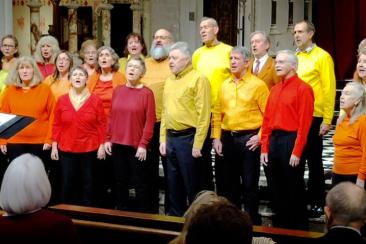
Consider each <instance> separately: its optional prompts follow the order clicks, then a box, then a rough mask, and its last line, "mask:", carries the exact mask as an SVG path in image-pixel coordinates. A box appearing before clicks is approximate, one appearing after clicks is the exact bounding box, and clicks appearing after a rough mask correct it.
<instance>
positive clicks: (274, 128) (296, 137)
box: [260, 50, 314, 229]
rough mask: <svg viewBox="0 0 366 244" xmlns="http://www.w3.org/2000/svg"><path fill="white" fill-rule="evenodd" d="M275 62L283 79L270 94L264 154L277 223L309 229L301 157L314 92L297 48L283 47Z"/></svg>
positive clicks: (263, 133) (266, 117) (265, 117)
mask: <svg viewBox="0 0 366 244" xmlns="http://www.w3.org/2000/svg"><path fill="white" fill-rule="evenodd" d="M275 63H276V64H275V67H276V72H277V76H278V77H280V78H281V81H280V82H279V83H278V84H277V85H275V86H274V87H272V89H271V92H270V95H269V97H268V101H267V106H266V110H265V113H264V119H263V125H262V139H261V142H262V146H261V152H262V153H261V156H260V158H261V163H262V164H263V165H264V167H268V169H267V170H268V176H269V177H268V185H269V188H270V192H271V193H272V200H273V210H274V212H275V214H276V215H275V216H274V218H273V222H274V226H278V227H285V228H291V229H307V228H308V219H307V208H306V202H305V182H304V169H303V168H304V163H303V161H300V159H301V155H302V152H303V148H304V146H305V144H306V140H307V136H308V132H309V128H310V124H311V121H312V114H313V110H314V94H313V90H312V89H311V86H310V85H308V84H306V83H305V82H304V81H302V80H301V79H300V78H299V77H298V76H297V74H296V68H297V57H296V55H295V54H294V53H293V52H291V51H288V50H283V51H279V52H278V53H277V56H276V61H275Z"/></svg>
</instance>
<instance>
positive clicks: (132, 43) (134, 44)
mask: <svg viewBox="0 0 366 244" xmlns="http://www.w3.org/2000/svg"><path fill="white" fill-rule="evenodd" d="M142 48H143V46H142V44H141V42H140V41H139V39H138V38H137V37H135V36H132V37H130V38H129V39H128V41H127V50H128V52H129V53H130V54H131V55H140V54H141V51H142Z"/></svg>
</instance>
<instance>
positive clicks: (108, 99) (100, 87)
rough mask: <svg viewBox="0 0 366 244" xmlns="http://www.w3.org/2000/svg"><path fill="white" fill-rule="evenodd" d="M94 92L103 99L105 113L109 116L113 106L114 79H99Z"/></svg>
mask: <svg viewBox="0 0 366 244" xmlns="http://www.w3.org/2000/svg"><path fill="white" fill-rule="evenodd" d="M93 94H95V95H97V96H98V97H99V98H100V100H102V104H103V108H104V114H105V115H106V116H109V113H110V111H111V106H112V95H113V85H112V81H111V80H109V81H101V80H99V81H98V82H97V84H96V85H95V87H94V90H93Z"/></svg>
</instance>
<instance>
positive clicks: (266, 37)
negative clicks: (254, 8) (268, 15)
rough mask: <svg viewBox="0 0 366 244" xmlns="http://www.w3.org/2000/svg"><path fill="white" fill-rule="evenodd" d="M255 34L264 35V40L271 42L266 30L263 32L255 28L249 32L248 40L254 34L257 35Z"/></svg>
mask: <svg viewBox="0 0 366 244" xmlns="http://www.w3.org/2000/svg"><path fill="white" fill-rule="evenodd" d="M257 34H259V35H262V36H263V37H264V40H265V41H266V42H267V43H268V44H271V40H270V39H269V36H268V35H267V33H266V32H264V31H260V30H256V31H254V32H252V33H250V35H249V40H252V38H253V36H255V35H257Z"/></svg>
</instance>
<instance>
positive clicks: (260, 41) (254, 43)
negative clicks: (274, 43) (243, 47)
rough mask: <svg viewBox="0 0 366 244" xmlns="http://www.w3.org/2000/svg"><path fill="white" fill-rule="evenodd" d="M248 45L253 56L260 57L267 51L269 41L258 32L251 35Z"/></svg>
mask: <svg viewBox="0 0 366 244" xmlns="http://www.w3.org/2000/svg"><path fill="white" fill-rule="evenodd" d="M250 47H251V49H252V53H253V55H254V57H255V58H261V57H263V56H264V55H265V54H266V53H267V50H268V49H269V43H268V42H267V41H266V38H265V37H264V36H263V35H262V34H260V33H258V34H255V35H253V36H252V38H251V39H250Z"/></svg>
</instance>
